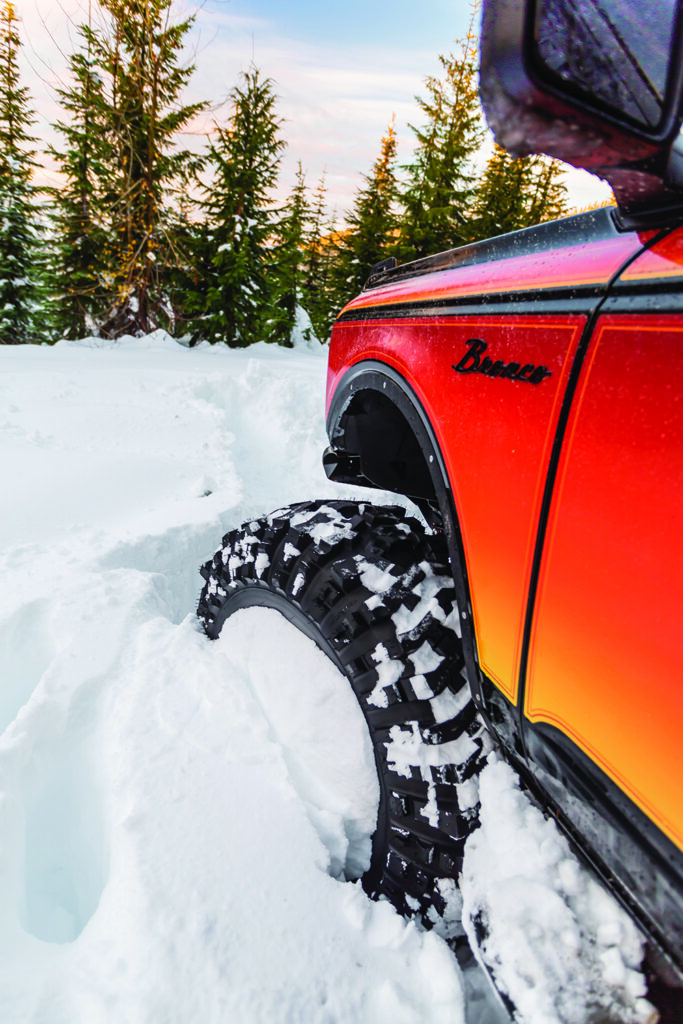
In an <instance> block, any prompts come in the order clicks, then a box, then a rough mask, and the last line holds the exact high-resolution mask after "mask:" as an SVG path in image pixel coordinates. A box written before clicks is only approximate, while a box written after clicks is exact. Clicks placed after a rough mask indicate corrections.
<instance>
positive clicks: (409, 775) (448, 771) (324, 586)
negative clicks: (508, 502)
mask: <svg viewBox="0 0 683 1024" xmlns="http://www.w3.org/2000/svg"><path fill="white" fill-rule="evenodd" d="M201 572H202V576H203V577H204V579H205V580H206V584H205V586H204V588H203V591H202V594H201V598H200V601H199V607H198V612H197V614H198V615H199V618H200V620H201V622H202V624H203V626H204V629H205V631H206V633H207V634H208V636H209V637H212V638H215V637H217V636H218V635H219V634H220V632H221V629H222V626H223V623H224V622H225V620H226V619H227V618H228V616H230V615H232V614H234V612H236V611H238V610H239V609H241V608H245V607H249V606H254V605H256V606H265V607H271V608H276V609H277V610H279V611H280V612H281V613H282V614H283V615H284V616H286V617H287V618H288V619H289V620H290V621H291V622H293V623H294V624H295V625H296V626H297V627H298V628H299V629H301V630H302V631H303V632H304V633H305V634H306V635H308V636H309V637H311V638H312V639H313V640H314V641H315V642H316V643H317V644H318V646H319V647H320V648H321V649H322V650H323V651H324V652H325V653H326V654H327V655H328V656H329V657H330V658H331V659H332V661H333V663H334V664H335V665H336V666H337V667H338V668H339V670H340V671H341V672H342V673H343V674H344V675H345V676H346V677H347V679H348V680H349V682H350V684H351V686H352V688H353V691H354V693H355V695H356V697H357V699H358V701H359V703H360V706H361V708H362V710H363V713H364V715H365V719H366V722H367V725H368V729H369V731H370V736H371V739H372V743H373V747H374V753H375V761H376V765H377V773H378V776H379V782H380V804H379V812H378V821H377V829H376V832H375V835H374V837H373V847H372V860H371V864H370V868H369V870H368V871H367V872H366V874H365V875H364V876H363V879H362V881H363V886H364V888H365V890H366V891H367V892H368V893H369V894H370V895H371V896H374V897H379V896H382V895H384V896H386V897H387V898H388V899H389V900H391V902H392V903H393V904H394V905H395V906H396V908H397V909H398V910H399V911H400V912H401V913H404V914H407V915H414V914H418V915H419V916H420V917H421V918H422V919H423V920H424V922H425V924H427V925H428V926H429V925H439V926H440V928H439V930H440V931H441V932H442V933H443V934H444V935H445V936H446V937H454V935H455V932H456V931H457V930H458V925H457V924H456V925H455V927H454V928H452V927H451V926H450V924H449V919H450V918H451V917H454V916H456V915H454V913H453V911H454V905H453V903H452V902H451V897H452V896H453V893H454V890H455V880H456V879H457V877H458V875H459V873H460V869H461V864H462V854H463V847H464V843H465V840H466V838H467V836H468V835H469V834H470V833H471V831H472V829H473V828H474V827H475V826H476V823H477V811H478V789H477V784H476V775H477V774H478V772H479V770H480V768H481V765H482V762H483V760H484V755H485V753H486V752H487V750H488V744H487V737H486V734H485V731H484V729H483V726H482V725H481V723H480V721H479V719H478V717H477V715H476V712H475V709H474V706H473V704H472V701H471V699H470V696H469V691H468V687H467V684H466V682H465V679H464V669H463V656H462V644H461V641H460V639H459V635H458V632H459V627H458V617H457V610H456V604H455V591H454V587H453V582H452V579H451V576H450V572H449V569H448V562H447V560H446V557H445V547H443V546H442V543H441V544H440V543H439V540H438V538H435V537H431V536H427V535H426V534H425V531H424V528H423V527H422V526H421V525H420V523H418V522H417V520H415V519H413V518H410V517H408V516H407V515H406V513H405V511H404V509H402V508H398V507H393V506H392V507H379V506H373V505H370V504H366V503H362V502H351V501H315V502H306V503H303V504H299V505H293V506H291V507H289V508H283V509H280V510H278V511H276V512H273V513H272V515H269V516H265V517H263V518H259V519H255V520H253V521H251V522H248V523H245V524H244V525H243V526H242V527H241V528H240V529H237V530H233V531H231V532H230V533H228V534H226V536H225V537H224V538H223V544H222V547H221V548H220V549H219V550H218V551H217V552H216V554H215V556H214V558H213V559H212V561H210V562H207V563H206V565H204V566H203V567H202V570H201ZM324 727H325V724H324V723H321V728H324ZM329 728H330V729H332V728H334V723H332V722H330V723H329ZM456 903H457V898H456ZM449 904H450V909H449ZM444 918H445V920H444Z"/></svg>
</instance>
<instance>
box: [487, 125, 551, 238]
mask: <svg viewBox="0 0 683 1024" xmlns="http://www.w3.org/2000/svg"><path fill="white" fill-rule="evenodd" d="M560 174H561V167H560V165H559V164H558V163H557V161H548V160H547V159H545V158H544V157H538V156H526V157H518V158H514V157H511V156H509V155H508V153H506V151H505V150H504V149H502V148H501V147H500V146H498V145H496V146H495V147H494V151H493V153H492V155H491V157H490V159H489V161H488V164H487V166H486V172H485V174H484V177H483V178H482V180H481V182H480V185H479V188H478V191H477V195H476V198H475V202H474V210H473V215H472V219H471V222H470V229H471V236H470V237H471V238H472V239H473V240H477V239H483V238H492V237H493V236H495V235H501V234H504V233H506V232H508V231H517V230H519V229H520V228H526V227H530V226H531V225H533V224H539V223H540V222H541V221H543V220H551V219H553V218H554V217H559V216H561V215H562V214H563V213H565V212H566V199H565V197H566V189H565V186H564V184H563V183H562V182H561V181H559V180H558V176H559V175H560Z"/></svg>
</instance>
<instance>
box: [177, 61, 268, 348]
mask: <svg viewBox="0 0 683 1024" xmlns="http://www.w3.org/2000/svg"><path fill="white" fill-rule="evenodd" d="M231 99H232V104H233V109H232V114H231V116H230V119H229V121H228V124H227V125H219V124H215V125H214V136H213V138H212V140H211V144H210V148H209V153H208V161H207V163H208V166H209V167H210V168H211V169H212V170H213V180H212V182H211V184H210V185H209V186H208V187H207V188H206V190H205V193H206V196H207V198H206V199H205V201H204V204H203V205H204V209H205V212H206V219H207V225H206V228H205V231H204V232H203V238H202V239H201V244H200V247H199V250H198V252H197V254H196V255H197V258H198V259H199V261H200V264H201V266H202V269H203V274H202V282H201V285H200V286H198V288H197V291H196V292H195V295H194V296H193V298H192V302H191V309H193V310H194V314H195V315H194V319H193V321H192V330H193V336H194V337H195V338H196V339H198V338H205V339H208V340H211V341H225V342H226V343H227V344H228V345H230V346H232V347H236V348H240V347H245V346H247V345H250V344H251V343H252V342H254V341H259V340H262V339H267V338H268V337H270V336H271V335H272V334H274V335H275V336H276V337H277V336H278V329H277V324H278V318H277V317H276V316H274V315H273V311H272V304H273V301H274V298H275V296H274V292H273V277H272V275H271V274H270V272H269V270H268V263H269V261H270V257H271V244H272V242H273V236H274V231H275V213H274V210H273V208H272V205H271V194H272V190H273V189H274V187H275V184H276V182H277V176H278V170H279V166H280V159H281V153H282V150H283V149H284V146H285V143H284V142H283V141H282V140H281V138H280V120H279V119H278V117H277V116H276V114H275V94H274V92H273V83H272V81H271V80H270V79H269V78H262V77H261V74H260V72H259V70H258V69H257V68H255V67H252V68H251V69H250V70H249V71H247V72H246V73H244V74H243V75H242V78H241V82H240V84H239V85H237V86H236V87H235V88H234V90H233V92H232V95H231Z"/></svg>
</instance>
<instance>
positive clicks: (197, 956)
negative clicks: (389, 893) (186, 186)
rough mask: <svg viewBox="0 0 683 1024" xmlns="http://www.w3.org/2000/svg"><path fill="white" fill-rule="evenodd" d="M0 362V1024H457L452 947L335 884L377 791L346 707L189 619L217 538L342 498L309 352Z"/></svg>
mask: <svg viewBox="0 0 683 1024" xmlns="http://www.w3.org/2000/svg"><path fill="white" fill-rule="evenodd" d="M0 364H1V365H0V410H1V412H0V471H1V472H2V479H3V495H4V500H3V502H2V507H1V510H0V530H1V535H2V537H3V541H4V547H3V550H2V552H1V553H0V571H1V572H2V579H3V581H4V585H3V588H2V592H1V593H0V680H1V684H0V836H1V837H2V840H1V841H0V1020H1V1021H3V1022H5V1021H7V1022H12V1024H13V1022H22V1024H29V1022H32V1024H99V1022H112V1024H113V1022H116V1024H118V1022H120V1021H126V1022H127V1024H135V1022H140V1024H149V1022H151V1021H159V1022H161V1021H163V1022H164V1024H173V1022H178V1024H187V1022H188V1021H201V1022H202V1024H210V1022H216V1024H218V1022H220V1024H224V1022H225V1021H228V1020H229V1021H231V1022H235V1024H241V1022H243V1024H259V1022H263V1024H271V1022H278V1021H281V1022H287V1024H289V1022H296V1021H300V1022H302V1024H309V1022H321V1024H323V1022H324V1024H328V1022H349V1024H356V1022H358V1021H368V1022H378V1024H383V1022H386V1024H389V1022H391V1024H403V1022H405V1024H417V1022H423V1021H426V1022H435V1024H437V1022H438V1024H461V1022H462V1021H463V1020H464V1016H463V1010H462V991H461V981H460V974H459V971H458V968H457V965H456V964H455V963H454V961H453V958H452V956H451V954H450V952H449V950H448V948H447V947H446V945H445V944H444V943H443V942H442V941H441V940H440V939H439V938H437V937H436V936H435V935H430V934H425V933H424V932H422V931H421V930H420V929H419V928H418V927H417V926H416V925H415V924H411V923H406V922H404V921H403V920H401V919H400V918H399V917H398V916H397V915H396V914H395V913H394V911H393V909H392V908H391V907H390V906H389V905H388V904H373V903H371V902H370V901H369V900H368V899H367V897H366V896H365V895H364V893H363V892H362V890H361V889H360V887H359V885H358V884H355V885H354V884H349V883H346V882H343V881H341V880H340V879H339V876H340V875H341V873H342V872H344V871H346V872H347V873H349V874H351V875H354V874H355V875H357V874H358V873H359V872H361V871H362V870H363V866H364V863H365V862H367V856H368V835H369V832H370V831H371V829H372V820H373V817H374V814H375V808H376V800H377V791H376V782H375V781H374V779H373V774H372V771H371V765H370V760H369V759H371V753H370V752H369V748H368V740H367V735H366V734H365V732H364V729H363V728H362V722H361V723H360V726H361V727H360V728H359V723H358V720H357V718H356V720H355V725H354V712H356V714H357V713H358V709H357V707H356V705H355V703H354V702H353V698H351V705H348V704H346V705H344V706H343V707H341V710H340V705H339V694H338V693H337V694H336V696H335V694H334V692H333V691H334V689H335V682H334V680H333V679H331V678H330V676H329V673H330V671H331V666H329V664H328V663H327V662H326V660H325V659H322V660H323V664H322V665H321V664H320V662H319V661H318V660H317V659H319V658H322V656H321V655H320V654H319V652H318V651H317V649H316V648H315V646H314V645H313V644H311V642H310V641H308V640H306V639H305V638H303V637H302V636H300V634H298V633H297V632H296V631H295V630H293V629H292V627H290V626H287V625H286V624H284V623H279V624H278V625H276V626H273V624H272V622H270V621H269V619H270V618H271V617H272V615H273V613H272V612H268V611H263V610H250V612H249V613H248V615H247V613H243V614H242V616H240V619H241V620H242V621H241V622H240V621H238V620H237V619H236V620H235V621H234V622H233V623H232V624H231V628H230V629H229V630H227V631H226V635H225V636H224V637H223V638H221V640H219V641H218V642H217V643H215V644H212V643H210V642H209V641H208V640H206V639H205V637H204V636H203V635H201V634H200V633H199V631H198V629H197V626H196V623H195V618H194V607H195V605H196V601H197V597H198V593H199V589H200V584H201V579H200V577H199V575H198V571H197V570H198V566H199V564H200V563H201V562H202V561H203V560H205V559H207V558H208V557H210V555H211V554H212V553H213V551H214V550H215V548H216V547H217V546H218V544H219V542H220V538H221V536H222V534H223V533H224V532H225V530H226V529H227V528H228V527H230V526H234V525H237V524H238V523H239V522H240V521H242V520H243V519H245V518H248V517H250V516H252V515H254V514H256V513H258V512H264V511H270V510H271V509H272V508H274V507H276V506H278V505H282V504H283V503H287V502H291V501H295V500H300V499H304V498H307V497H310V496H311V495H315V496H319V495H322V496H324V495H326V494H330V495H331V494H338V489H337V488H335V487H334V486H333V485H331V484H330V483H329V482H328V481H327V479H326V477H325V476H324V473H323V471H322V469H321V465H320V452H321V449H322V447H323V443H324V431H323V421H322V415H323V401H324V378H325V353H324V351H321V350H315V349H311V350H310V351H309V350H308V349H307V348H306V347H305V346H301V348H298V349H297V350H296V351H294V352H283V351H278V350H276V349H272V348H266V347H265V346H258V347H257V349H256V350H254V349H252V350H249V351H248V352H244V353H241V352H230V351H228V350H226V349H222V348H210V347H209V346H201V347H200V348H198V349H193V350H189V349H186V348H183V347H182V346H179V345H177V344H176V343H174V342H172V341H171V340H170V339H169V338H168V337H167V336H163V335H162V334H160V333H159V332H157V334H156V335H154V336H152V337H150V338H147V339H143V340H142V341H141V340H137V339H136V340H133V339H123V340H121V341H119V342H117V343H115V344H112V343H108V342H102V341H100V340H97V339H93V340H91V341H87V342H85V343H78V344H74V343H67V342H62V343H60V344H58V345H56V346H54V347H53V348H47V347H43V348H17V349H4V350H1V351H0ZM244 616H246V619H245V618H244ZM332 671H334V670H332ZM313 694H317V703H316V700H313V699H312V695H313ZM342 697H346V698H348V697H349V692H348V691H347V690H346V689H344V690H343V694H342ZM342 703H343V701H342ZM330 706H331V707H332V709H333V710H332V714H333V721H334V722H335V726H336V728H334V729H332V728H327V730H326V731H324V732H319V731H318V727H319V724H320V722H321V721H322V722H325V723H326V724H327V725H328V727H329V724H330V723H329V719H328V714H329V708H330ZM305 707H306V708H308V714H304V713H303V710H302V709H303V708H305ZM316 708H317V709H318V711H319V715H318V716H316V714H315V709H316ZM354 737H355V743H354ZM345 751H346V752H347V754H348V755H350V756H346V757H345V756H344V752H345ZM368 778H369V779H370V782H369V783H368ZM373 787H374V788H373Z"/></svg>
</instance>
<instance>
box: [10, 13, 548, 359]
mask: <svg viewBox="0 0 683 1024" xmlns="http://www.w3.org/2000/svg"><path fill="white" fill-rule="evenodd" d="M92 9H96V13H97V17H96V18H94V17H92V16H91V18H90V21H89V23H88V24H83V25H80V26H78V29H77V33H78V47H77V50H76V52H74V53H73V54H71V55H70V57H69V59H68V77H67V80H66V82H65V85H64V86H63V88H61V89H60V90H59V93H58V100H59V108H60V117H59V120H58V121H57V122H56V124H55V125H54V128H55V129H56V132H57V137H58V140H59V141H58V142H57V143H55V144H54V145H53V146H51V147H49V150H48V151H49V153H50V155H51V158H52V159H53V161H54V162H55V164H56V166H57V169H58V171H59V176H60V179H61V182H60V185H59V187H55V188H51V189H47V188H40V187H39V186H38V185H37V184H36V170H37V169H38V167H39V164H40V161H41V155H42V154H41V149H40V144H39V140H38V139H37V138H36V137H35V135H34V134H33V132H34V126H35V123H36V116H35V111H34V110H33V108H32V101H31V96H30V94H29V91H28V89H27V88H26V87H25V86H24V85H23V84H22V81H21V74H20V66H19V53H20V47H21V45H22V40H21V22H20V19H19V18H18V15H17V13H16V10H15V7H14V5H13V4H12V3H11V2H9V0H0V344H21V343H27V342H34V343H40V342H46V341H47V342H51V341H54V340H56V339H58V338H69V339H78V338H82V337H87V336H90V335H95V336H99V337H102V338H110V339H113V338H117V337H120V336H122V335H124V334H129V335H142V334H144V333H146V332H148V331H150V330H154V329H156V328H158V327H162V328H164V329H165V330H167V331H168V332H169V333H171V334H172V335H174V336H176V337H178V338H182V339H185V340H187V342H188V343H190V344H194V343H196V342H199V341H203V340H208V341H210V342H224V343H226V344H228V345H230V346H233V347H243V346H247V345H249V344H251V343H252V342H255V341H260V340H264V341H270V342H275V343H278V344H281V345H284V346H289V345H291V344H292V335H293V332H294V331H295V328H298V330H299V331H300V332H301V331H302V330H303V331H304V334H305V335H308V336H309V337H316V338H318V339H319V340H320V341H322V342H324V341H326V339H327V338H328V336H329V331H330V328H331V325H332V323H333V321H334V318H335V316H336V315H337V313H338V312H339V310H340V309H341V308H342V306H343V305H344V304H345V303H346V302H347V301H348V300H349V299H350V298H352V297H353V296H354V295H355V294H357V293H358V292H359V291H360V289H361V288H362V287H363V284H364V283H365V281H366V280H367V277H368V275H369V272H370V270H371V268H372V267H373V265H375V264H376V263H378V262H380V261H382V260H385V259H388V258H391V257H394V258H396V259H397V260H398V262H405V261H409V260H413V259H418V258H420V257H423V256H427V255H430V254H434V253H437V252H440V251H443V250H445V249H449V248H453V247H455V246H459V245H463V244H466V243H468V242H473V241H478V240H481V239H485V238H489V237H492V236H494V235H497V234H501V233H503V232H507V231H513V230H515V229H518V228H523V227H527V226H529V225H532V224H537V223H539V222H541V221H544V220H550V219H552V218H554V217H558V216H561V215H562V214H563V213H565V212H567V195H566V189H565V186H564V185H563V182H562V169H561V167H560V166H559V165H558V164H557V163H556V162H555V161H552V160H549V159H546V158H544V157H523V158H519V159H513V158H511V157H510V156H509V155H508V154H507V153H506V152H505V151H504V150H502V149H500V148H499V147H497V146H496V147H494V150H493V153H492V155H491V157H490V159H489V160H488V162H487V163H486V164H485V167H484V169H483V170H482V169H481V168H482V160H481V156H480V154H481V152H482V145H483V144H484V140H485V136H486V129H485V123H484V119H483V115H482V112H481V109H480V106H479V99H478V92H477V41H476V38H475V36H474V33H473V31H472V30H470V32H469V33H468V35H467V37H466V38H465V39H464V40H462V41H460V42H458V43H457V44H456V46H455V48H454V51H453V52H452V53H449V54H446V55H442V56H440V58H439V74H438V75H436V76H431V77H428V78H427V79H426V80H425V83H424V93H423V95H422V96H420V97H418V98H417V104H418V106H417V110H418V119H417V123H416V124H415V125H411V130H412V133H413V136H414V145H413V151H412V154H411V155H410V158H409V160H408V162H407V163H405V164H399V163H398V154H397V141H396V132H395V126H394V122H393V119H392V120H391V121H390V122H389V123H388V126H387V129H386V132H385V134H384V137H383V138H382V139H381V141H380V144H379V147H378V149H379V152H378V156H377V159H376V160H375V162H374V164H373V165H372V167H370V168H369V169H368V170H367V173H366V174H365V175H364V176H363V178H362V183H361V185H360V187H359V189H358V191H357V193H356V196H355V200H354V202H353V206H352V209H350V210H349V211H347V212H346V214H345V216H344V219H343V221H342V222H340V221H339V220H335V219H333V218H332V217H331V215H330V213H329V210H328V203H327V195H326V185H325V179H324V176H323V178H322V179H321V180H320V181H318V182H316V183H315V184H314V185H309V183H308V182H307V181H306V174H305V170H304V168H302V167H301V165H299V170H298V173H297V176H296V182H295V185H294V188H293V189H292V192H291V194H290V195H289V196H288V197H287V199H286V201H284V202H282V201H281V202H280V203H279V204H278V203H277V202H276V200H275V196H276V194H277V186H278V176H279V172H280V165H281V161H282V158H283V153H284V151H285V148H286V141H285V139H284V137H283V123H282V119H281V118H280V116H279V114H278V109H277V94H276V84H275V83H274V82H273V81H272V80H271V79H270V78H268V77H267V76H266V75H265V74H264V73H263V72H262V71H261V70H260V69H259V68H257V67H255V66H253V65H252V66H251V67H250V68H249V70H247V71H246V72H245V73H243V74H242V75H241V77H240V79H239V81H238V82H237V83H236V84H235V86H234V88H233V90H232V93H231V96H230V103H229V113H228V115H227V116H226V117H225V118H224V119H223V120H221V121H218V120H217V121H215V122H214V124H213V130H212V131H211V134H210V136H209V138H208V139H207V143H206V146H205V148H204V150H203V151H202V152H201V153H200V154H199V155H197V154H196V153H192V152H190V151H188V150H186V149H183V148H182V144H181V142H182V137H183V131H184V130H185V129H186V128H187V127H188V126H189V125H190V124H191V122H192V121H193V119H194V118H195V117H196V116H197V115H198V114H199V113H201V112H202V111H204V110H205V109H208V102H207V103H193V104H189V103H186V102H184V91H185V87H186V86H187V84H188V82H189V80H190V78H191V76H192V74H193V71H194V67H193V66H192V65H188V64H187V63H186V62H185V59H184V55H183V48H184V44H185V42H186V37H187V33H188V31H189V29H190V28H191V26H192V22H193V18H192V17H190V18H186V19H185V20H182V19H178V18H177V17H176V16H175V12H174V9H173V0H94V2H93V4H92ZM478 157H479V159H477V158H478Z"/></svg>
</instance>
